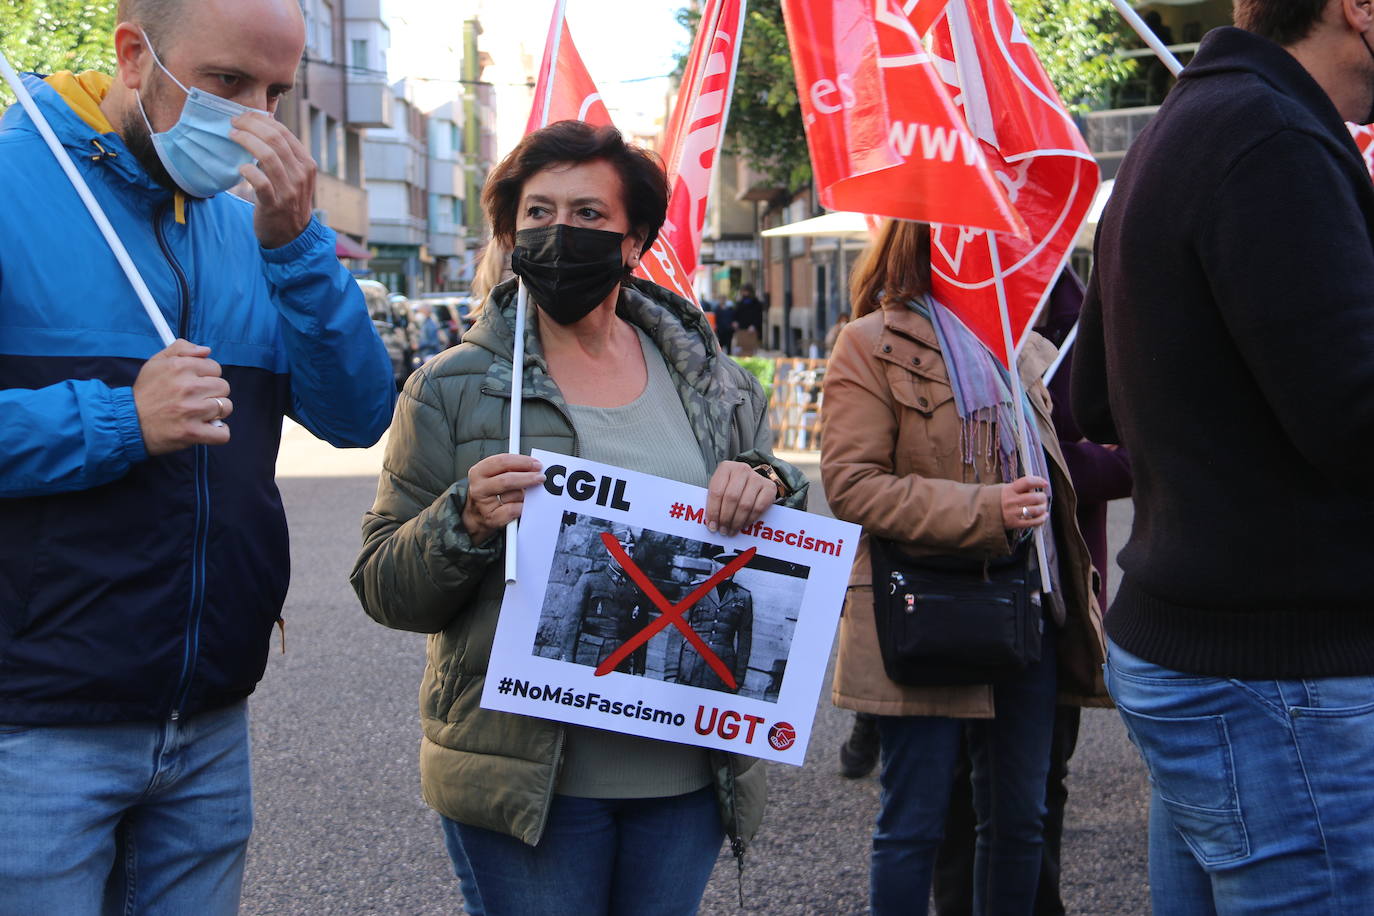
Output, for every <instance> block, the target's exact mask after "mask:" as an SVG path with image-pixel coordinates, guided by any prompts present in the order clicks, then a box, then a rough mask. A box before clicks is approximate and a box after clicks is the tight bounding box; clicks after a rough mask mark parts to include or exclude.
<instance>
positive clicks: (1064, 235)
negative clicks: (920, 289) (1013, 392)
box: [930, 0, 1098, 365]
mask: <svg viewBox="0 0 1374 916" xmlns="http://www.w3.org/2000/svg"><path fill="white" fill-rule="evenodd" d="M932 52H933V53H934V54H935V56H936V58H937V66H938V67H939V70H940V74H941V76H942V77H943V78H944V80H945V82H946V83H947V84H948V85H949V86H950V89H951V92H952V93H953V94H954V98H955V102H956V103H957V104H958V105H959V106H960V108H961V109H962V110H963V113H964V119H965V121H966V122H967V123H968V126H969V128H970V130H972V132H973V134H974V136H976V137H977V138H978V140H979V141H980V142H981V144H982V146H983V150H984V152H985V153H986V154H987V158H988V160H989V162H991V164H992V167H993V169H994V171H995V172H996V173H997V178H998V180H999V181H1000V182H1001V183H1002V185H1003V186H1004V187H1005V188H1006V192H1007V195H1008V197H1009V198H1010V200H1011V202H1012V204H1013V205H1014V206H1015V207H1016V209H1017V211H1018V212H1019V213H1020V214H1021V217H1022V219H1023V220H1024V221H1025V224H1026V227H1027V228H1028V229H1029V230H1030V234H1029V237H1028V238H1026V239H1018V238H1013V237H1010V236H1006V235H1002V236H1000V237H998V238H997V239H996V240H995V241H996V247H995V248H994V246H993V244H992V243H993V238H992V237H991V236H990V235H989V233H987V232H984V231H981V230H978V229H971V228H969V227H968V226H967V224H962V225H961V222H962V221H960V220H958V219H953V218H942V219H939V220H932V222H938V223H941V224H942V225H937V226H932V227H931V253H930V259H931V274H932V281H931V285H932V286H933V288H934V289H933V291H934V293H935V296H936V298H937V299H939V300H940V301H941V302H943V303H945V304H946V305H947V306H948V307H949V308H950V309H951V310H952V311H954V312H955V313H956V314H957V315H958V316H959V317H960V318H961V319H962V320H963V322H964V323H965V324H966V325H968V326H969V329H970V330H972V331H973V332H974V333H975V334H976V335H977V336H978V338H979V339H980V340H982V341H983V343H985V344H987V346H988V349H990V350H991V351H992V352H993V354H994V355H995V356H997V357H998V358H999V359H1001V360H1002V363H1003V364H1004V365H1009V364H1010V360H1009V358H1008V355H1007V352H1006V349H1007V348H1006V346H1005V344H1004V342H1003V341H1004V337H1003V333H1002V325H1001V313H1000V310H999V307H998V285H999V283H1000V284H1001V285H1002V286H1003V287H1004V288H1005V291H1006V296H1007V307H1008V313H1009V317H1010V319H1011V334H1012V345H1013V347H1017V346H1019V345H1020V343H1021V341H1022V340H1023V339H1024V337H1025V334H1026V331H1027V329H1028V328H1029V326H1030V322H1031V320H1032V318H1033V317H1034V315H1035V313H1036V312H1037V311H1038V310H1039V308H1040V305H1041V303H1042V302H1043V301H1044V299H1045V297H1046V296H1047V295H1048V294H1049V291H1050V288H1051V287H1052V285H1053V283H1054V279H1055V277H1057V276H1058V275H1059V271H1060V269H1061V268H1062V267H1063V266H1064V263H1065V262H1066V261H1067V260H1068V257H1069V254H1070V252H1071V251H1072V250H1073V243H1074V239H1075V238H1076V237H1077V235H1078V231H1079V229H1080V228H1081V227H1082V225H1083V221H1084V219H1086V218H1087V215H1088V210H1089V208H1090V207H1091V206H1092V201H1093V195H1094V194H1095V193H1096V192H1097V185H1098V168H1097V163H1096V161H1095V160H1094V159H1093V157H1092V153H1091V152H1090V151H1089V150H1088V146H1087V144H1086V143H1085V142H1084V141H1083V137H1082V135H1081V134H1080V133H1079V132H1078V128H1077V127H1076V126H1075V125H1074V123H1073V120H1072V119H1071V118H1070V117H1069V115H1068V112H1066V111H1065V110H1064V105H1063V103H1062V102H1061V101H1060V100H1059V95H1058V93H1057V92H1056V91H1055V89H1054V86H1053V84H1051V82H1050V80H1049V77H1048V76H1047V75H1046V74H1045V69H1044V67H1042V66H1041V64H1040V60H1039V58H1038V57H1036V55H1035V51H1034V50H1033V49H1032V48H1031V46H1030V42H1029V41H1027V39H1026V36H1025V34H1024V33H1023V32H1022V31H1021V24H1020V23H1019V22H1017V20H1016V16H1015V15H1014V14H1013V13H1012V11H1011V9H1010V8H1009V7H1008V6H1007V3H1006V0H949V2H948V3H947V4H946V6H945V11H944V17H943V18H942V19H940V20H939V21H938V22H936V24H935V27H934V31H933V33H932ZM994 265H997V266H998V268H999V269H998V270H994Z"/></svg>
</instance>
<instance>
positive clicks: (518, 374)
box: [506, 0, 568, 585]
mask: <svg viewBox="0 0 1374 916" xmlns="http://www.w3.org/2000/svg"><path fill="white" fill-rule="evenodd" d="M567 10H568V4H567V0H555V2H554V5H553V18H552V20H551V21H550V22H549V37H548V40H547V41H545V48H544V57H545V58H546V59H547V61H548V64H549V68H548V71H547V73H541V76H544V77H545V78H546V80H547V82H546V83H545V85H544V94H543V97H542V98H537V99H535V105H537V106H538V111H539V123H538V125H537V127H547V126H548V124H549V106H550V105H551V104H552V99H553V83H554V79H555V78H556V77H557V75H558V46H559V45H560V44H561V43H562V41H563V19H564V17H565V16H566V15H567ZM527 129H528V128H527ZM536 129H537V128H536ZM529 311H530V309H529V292H528V291H527V290H526V289H525V281H524V280H520V281H519V287H518V290H517V292H516V294H515V347H514V349H513V350H512V352H511V367H510V448H509V451H510V454H512V455H519V454H520V453H521V452H520V418H521V413H522V411H523V409H524V396H525V326H526V325H527V324H528V323H529ZM519 542H520V520H519V519H514V518H513V519H511V520H510V521H509V522H507V523H506V584H507V585H513V584H514V583H515V579H516V574H515V568H516V558H517V556H518V553H519Z"/></svg>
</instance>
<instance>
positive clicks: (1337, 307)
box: [1073, 0, 1374, 914]
mask: <svg viewBox="0 0 1374 916" xmlns="http://www.w3.org/2000/svg"><path fill="white" fill-rule="evenodd" d="M1235 15H1236V23H1237V25H1238V26H1240V28H1223V29H1217V30H1215V31H1213V32H1212V33H1210V34H1209V35H1207V36H1206V38H1205V40H1204V41H1203V42H1202V46H1201V47H1200V48H1199V50H1198V53H1197V56H1196V57H1195V58H1194V59H1193V62H1192V63H1191V64H1190V66H1189V67H1188V68H1187V70H1186V71H1185V72H1184V74H1183V77H1182V78H1181V79H1180V80H1179V83H1178V85H1177V86H1176V87H1175V89H1174V91H1173V92H1171V93H1170V95H1169V98H1168V99H1167V100H1166V101H1165V103H1164V105H1163V106H1162V107H1161V109H1160V111H1159V113H1158V114H1157V115H1156V116H1155V118H1154V120H1153V121H1152V122H1151V124H1150V125H1149V126H1148V127H1147V128H1146V129H1145V131H1143V132H1142V133H1141V135H1140V137H1139V138H1138V139H1137V140H1136V142H1135V144H1134V145H1133V147H1132V148H1131V150H1130V152H1129V153H1128V155H1127V157H1126V159H1125V161H1124V162H1123V164H1122V168H1121V171H1120V173H1119V174H1118V176H1117V179H1116V187H1115V190H1114V193H1113V194H1112V198H1111V201H1110V203H1109V204H1108V206H1107V208H1106V211H1105V212H1104V214H1103V218H1102V222H1101V224H1100V226H1099V228H1098V237H1097V242H1096V263H1095V267H1094V272H1093V276H1092V279H1091V282H1090V284H1089V290H1088V297H1087V301H1086V304H1085V306H1084V309H1083V318H1082V325H1081V330H1080V337H1079V341H1078V344H1077V345H1076V348H1075V363H1074V369H1073V409H1074V413H1075V416H1076V418H1077V420H1078V423H1079V426H1080V428H1081V429H1082V430H1083V432H1084V433H1085V435H1087V436H1088V437H1089V438H1091V439H1093V440H1094V441H1097V442H1104V443H1121V444H1124V445H1126V446H1127V447H1129V449H1130V453H1131V462H1132V469H1133V471H1134V475H1135V524H1134V528H1133V530H1132V532H1131V537H1130V541H1129V542H1128V544H1127V546H1126V548H1125V550H1124V551H1123V552H1122V553H1121V556H1120V564H1121V567H1122V570H1123V573H1124V575H1123V579H1122V582H1121V588H1120V592H1119V594H1118V595H1117V597H1116V601H1115V603H1114V604H1113V605H1112V608H1111V610H1110V612H1109V613H1108V614H1107V617H1106V626H1107V633H1108V636H1109V637H1110V645H1109V658H1108V666H1107V668H1108V686H1109V687H1110V689H1111V692H1112V695H1113V697H1114V698H1115V700H1116V702H1117V705H1118V708H1119V709H1120V712H1121V715H1122V717H1123V719H1124V721H1125V723H1126V726H1127V728H1128V729H1129V730H1130V732H1131V734H1132V737H1133V738H1134V740H1135V743H1136V744H1137V746H1138V747H1139V748H1140V750H1141V754H1142V756H1143V757H1144V760H1145V763H1146V765H1147V766H1148V768H1149V770H1150V774H1151V782H1152V786H1153V800H1152V808H1151V829H1150V874H1151V881H1150V883H1151V892H1152V894H1153V897H1154V909H1155V912H1157V913H1169V914H1180V913H1182V914H1193V913H1247V914H1253V913H1284V914H1307V913H1318V912H1320V913H1367V912H1371V909H1372V908H1374V857H1371V856H1370V855H1369V850H1370V849H1371V848H1374V819H1371V818H1370V817H1369V811H1370V810H1371V807H1374V592H1372V591H1371V588H1370V583H1369V582H1368V581H1367V580H1366V578H1365V576H1364V575H1363V574H1362V572H1361V570H1364V569H1368V563H1369V558H1370V557H1371V556H1374V502H1371V497H1372V496H1374V478H1370V477H1367V476H1365V475H1363V474H1362V473H1361V472H1360V471H1359V470H1358V464H1359V461H1360V460H1361V457H1362V456H1367V455H1369V454H1370V453H1371V447H1372V446H1374V184H1371V181H1370V175H1369V172H1368V170H1367V169H1366V166H1365V163H1364V161H1363V159H1362V158H1361V156H1360V153H1359V151H1358V149H1357V148H1356V146H1355V143H1354V142H1353V140H1352V139H1351V137H1350V134H1349V132H1348V130H1347V128H1346V126H1345V124H1344V123H1343V122H1344V121H1345V120H1350V121H1358V122H1368V121H1370V120H1372V119H1374V115H1371V105H1372V104H1374V48H1371V45H1370V42H1371V41H1374V5H1372V4H1371V0H1236V3H1235Z"/></svg>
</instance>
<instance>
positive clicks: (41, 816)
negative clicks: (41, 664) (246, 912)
mask: <svg viewBox="0 0 1374 916" xmlns="http://www.w3.org/2000/svg"><path fill="white" fill-rule="evenodd" d="M252 828H253V802H252V786H251V782H250V778H249V749H248V706H247V703H246V701H241V702H239V703H235V704H234V705H232V706H228V707H225V708H222V709H216V710H212V711H210V712H206V713H201V714H200V715H196V716H192V717H189V718H185V719H181V720H179V721H177V722H172V721H163V722H134V723H129V722H121V723H111V724H99V725H60V726H47V725H44V726H29V725H7V724H0V916H32V914H35V913H61V914H63V916H88V914H97V913H100V914H144V913H146V914H182V913H194V914H195V916H217V914H232V913H235V912H237V911H238V904H239V893H240V889H241V888H242V885H243V865H244V853H245V851H246V849H247V847H248V835H249V833H250V832H251V831H252Z"/></svg>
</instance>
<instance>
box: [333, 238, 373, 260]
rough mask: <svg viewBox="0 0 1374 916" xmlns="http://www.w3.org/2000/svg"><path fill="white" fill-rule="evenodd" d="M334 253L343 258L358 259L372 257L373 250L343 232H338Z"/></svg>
mask: <svg viewBox="0 0 1374 916" xmlns="http://www.w3.org/2000/svg"><path fill="white" fill-rule="evenodd" d="M334 254H335V255H337V256H338V257H341V258H357V259H358V260H366V259H367V258H370V257H372V252H370V251H368V250H367V249H366V248H364V247H363V246H362V245H359V244H358V243H357V242H355V241H353V240H352V239H351V238H349V237H348V236H346V235H344V234H343V233H342V232H340V233H337V235H336V236H335V240H334Z"/></svg>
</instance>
